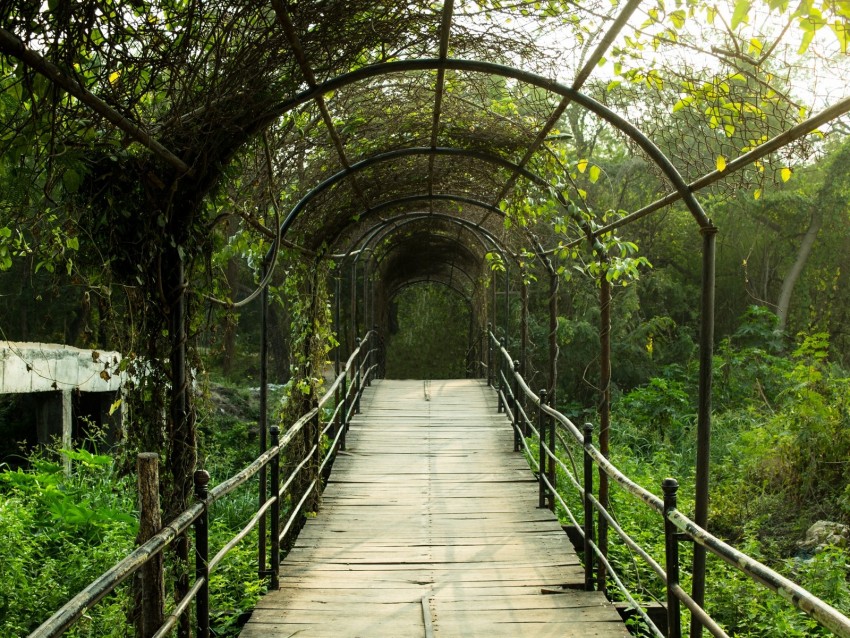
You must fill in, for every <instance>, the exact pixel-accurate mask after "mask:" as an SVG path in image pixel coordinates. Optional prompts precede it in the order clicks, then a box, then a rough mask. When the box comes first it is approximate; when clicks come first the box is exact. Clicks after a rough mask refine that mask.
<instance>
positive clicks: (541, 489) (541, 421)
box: [537, 389, 546, 507]
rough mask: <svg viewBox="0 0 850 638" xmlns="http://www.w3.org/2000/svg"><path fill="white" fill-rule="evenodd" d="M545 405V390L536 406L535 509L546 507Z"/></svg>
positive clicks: (542, 391) (541, 392)
mask: <svg viewBox="0 0 850 638" xmlns="http://www.w3.org/2000/svg"><path fill="white" fill-rule="evenodd" d="M545 403H546V390H545V389H544V390H541V391H540V400H539V402H538V404H537V434H538V440H537V453H538V460H537V463H538V465H539V468H538V474H537V482H538V501H537V507H546V451H545V450H544V449H543V442H544V441H545V440H546V433H545V432H544V431H543V430H544V429H545V427H546V419H545V418H544V416H543V405H544V404H545Z"/></svg>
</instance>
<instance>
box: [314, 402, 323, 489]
mask: <svg viewBox="0 0 850 638" xmlns="http://www.w3.org/2000/svg"><path fill="white" fill-rule="evenodd" d="M315 407H316V416H314V417H313V419H312V421H313V423H312V425H313V444H314V445H315V446H316V450H315V451H314V452H313V464H314V467H315V468H316V469H315V476H314V478H315V479H316V498H317V499H318V498H320V497H321V495H322V476H321V473H320V472H319V468H320V467H322V408H321V407H319V404H318V402H317V403H316V406H315Z"/></svg>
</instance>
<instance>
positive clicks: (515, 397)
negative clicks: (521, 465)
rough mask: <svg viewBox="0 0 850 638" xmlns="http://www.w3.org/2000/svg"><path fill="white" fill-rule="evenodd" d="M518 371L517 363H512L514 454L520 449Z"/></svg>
mask: <svg viewBox="0 0 850 638" xmlns="http://www.w3.org/2000/svg"><path fill="white" fill-rule="evenodd" d="M518 371H519V361H518V360H517V361H514V374H513V380H514V383H513V390H512V392H511V394H512V395H513V412H514V422H513V428H514V452H519V451H520V450H521V449H522V442H521V440H520V427H522V426H521V424H520V419H519V379H517V376H516V375H517V374H518Z"/></svg>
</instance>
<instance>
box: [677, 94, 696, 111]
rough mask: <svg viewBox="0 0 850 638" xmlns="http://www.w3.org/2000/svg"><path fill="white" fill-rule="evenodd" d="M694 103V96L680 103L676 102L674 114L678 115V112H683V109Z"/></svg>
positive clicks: (689, 96)
mask: <svg viewBox="0 0 850 638" xmlns="http://www.w3.org/2000/svg"><path fill="white" fill-rule="evenodd" d="M693 101H694V96H693V95H688V96H686V97H683V98H682V99H681V100H679V101H678V102H676V103H675V104H674V105H673V113H676V112H677V111H681V110H682V109H683V108H685V107H686V106H688V104H690V103H691V102H693Z"/></svg>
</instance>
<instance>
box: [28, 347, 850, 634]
mask: <svg viewBox="0 0 850 638" xmlns="http://www.w3.org/2000/svg"><path fill="white" fill-rule="evenodd" d="M488 343H489V347H488V348H487V349H486V359H487V360H486V362H485V361H479V362H478V363H479V365H478V366H477V369H479V370H481V371H483V372H484V374H483V376H482V377H480V378H469V379H456V380H442V381H427V380H425V381H422V380H416V381H394V380H383V379H379V378H377V377H378V373H379V371H380V368H381V365H380V356H381V355H380V340H379V338H378V335H377V333H375V332H374V331H370V332H369V333H368V334H367V335H366V336H365V338H364V339H363V340H359V339H358V347H357V348H356V349H355V351H354V352H353V353H352V355H351V357H350V358H349V359H348V361H347V362H346V363H345V365H343V366H341V372H340V374H339V376H338V377H336V379H335V380H334V381H333V383H332V384H330V386H329V388H328V389H327V391H326V392H325V394H324V395H323V397H322V398H321V400H320V401H319V402H318V404H317V405H316V406H315V407H313V408H312V409H311V410H309V411H307V412H306V413H305V414H304V415H303V416H302V417H301V418H300V419H298V420H297V421H296V422H295V423H293V424H292V425H291V426H290V427H289V428H288V429H287V430H286V431H285V432H284V433H281V431H280V429H279V427H278V426H277V425H273V426H271V428H270V431H271V441H270V445H269V447H268V449H267V450H266V451H265V452H263V453H262V454H261V455H260V456H259V457H258V458H257V460H256V461H254V462H253V463H252V464H251V465H249V466H248V467H246V468H245V469H244V470H243V471H241V472H240V473H238V474H236V475H235V476H233V477H232V478H230V479H228V480H226V481H224V482H222V483H220V484H218V485H216V486H214V487H212V488H210V486H209V484H208V483H209V474H208V473H207V472H205V471H204V470H199V471H197V472H196V473H195V477H194V478H195V503H194V504H193V505H192V506H191V507H189V508H188V509H187V510H186V511H184V512H183V513H182V514H181V515H180V516H178V517H177V518H176V519H175V520H173V521H171V522H170V523H168V524H166V525H164V526H162V528H161V530H160V531H159V532H157V533H155V534H153V535H152V536H151V537H150V539H149V540H147V541H146V542H144V543H143V544H141V545H140V546H139V547H138V548H137V549H136V550H135V551H134V552H133V553H131V554H130V555H128V556H127V557H126V558H125V559H124V560H122V561H121V562H119V563H118V564H116V565H115V566H114V567H112V568H111V569H110V570H108V571H107V572H106V573H104V574H102V575H101V576H99V577H98V578H97V579H96V580H95V581H93V582H92V584H91V585H90V586H89V587H87V588H86V589H85V590H84V591H82V592H80V593H79V594H78V595H77V596H75V597H74V598H73V599H71V600H70V601H69V602H68V603H67V604H66V605H65V606H64V607H63V608H62V609H60V610H59V611H57V613H56V614H54V616H53V617H51V618H50V619H49V620H47V621H46V622H45V623H44V624H43V625H41V626H40V627H39V628H38V629H37V630H36V631H34V632H33V633H32V634H31V636H32V637H33V638H41V637H46V636H58V635H61V634H62V633H63V632H64V631H65V630H67V629H69V628H71V627H73V626H74V625H75V624H77V623H78V622H79V621H80V620H81V619H83V618H84V617H85V614H86V612H87V610H89V609H90V608H91V607H92V606H94V605H96V604H97V603H98V602H99V601H100V600H102V599H103V598H105V597H106V596H107V595H109V594H110V593H111V592H113V591H114V590H115V589H116V588H117V587H118V586H119V585H120V584H121V583H122V582H124V581H125V580H127V579H128V578H129V577H130V576H132V575H133V574H134V573H136V572H138V573H139V574H140V581H141V583H142V587H143V592H142V594H141V597H140V598H139V599H137V600H140V601H141V602H140V603H139V609H138V613H140V614H142V616H143V619H142V622H145V620H144V617H145V616H146V615H148V616H149V617H148V618H147V620H148V622H150V623H152V624H151V625H150V627H149V628H150V631H151V634H150V635H154V636H166V635H169V634H170V633H171V632H172V631H175V630H176V631H178V633H180V632H182V631H185V629H181V627H185V626H188V625H189V623H190V616H194V622H193V623H192V624H194V626H195V627H196V631H197V635H199V636H203V637H208V636H211V635H213V634H212V633H211V623H210V618H211V611H212V610H211V609H210V587H211V576H212V575H213V574H214V572H215V571H216V570H217V569H218V568H219V567H220V564H221V563H222V561H223V560H224V559H225V558H226V556H227V554H228V552H230V551H231V550H232V549H233V548H234V547H236V546H237V545H238V544H240V543H244V542H248V541H246V539H247V538H249V537H251V538H254V539H255V541H256V542H258V543H259V544H258V556H259V572H260V575H261V576H264V577H267V578H268V582H269V591H268V593H267V594H266V595H265V596H264V597H263V598H262V599H261V600H260V602H259V604H258V605H257V606H256V608H255V609H254V610H253V612H252V613H251V614H250V618H248V619H247V622H246V624H245V625H244V628H243V629H242V632H241V634H240V635H241V637H242V638H257V637H259V636H269V637H272V638H283V637H289V636H296V635H297V636H316V637H323V636H328V637H330V636H334V637H346V636H350V637H358V636H417V635H421V636H426V637H428V636H488V637H490V636H493V637H499V636H525V635H529V636H530V635H534V636H568V637H571V636H575V637H579V636H582V637H584V636H598V637H609V636H610V637H614V636H626V635H628V633H629V632H628V631H627V625H628V626H630V627H631V628H632V631H638V632H639V633H638V635H645V634H649V635H652V636H657V637H667V636H671V637H675V638H678V637H679V636H681V635H682V632H683V629H682V625H683V619H686V618H687V616H686V614H687V615H690V617H691V618H697V619H698V623H699V626H700V627H701V630H704V631H707V632H708V633H710V635H712V636H717V637H723V636H727V635H728V634H727V633H726V631H725V630H724V629H723V627H721V626H720V625H719V624H717V623H716V622H715V621H714V620H713V619H712V617H711V615H710V613H709V612H708V611H707V610H706V609H704V608H703V606H701V605H700V604H698V603H696V602H695V601H694V599H693V597H692V596H691V595H690V594H689V592H688V591H687V590H686V588H685V587H684V586H683V585H682V584H681V581H682V580H683V578H682V576H683V575H684V572H685V570H687V571H689V572H690V571H691V570H692V566H689V565H681V564H680V560H679V553H680V547H681V546H683V545H684V544H688V545H698V546H700V547H703V548H705V550H706V551H707V552H710V553H711V554H713V555H715V556H717V557H719V558H720V559H722V560H723V561H725V562H727V563H728V564H729V565H731V566H732V567H733V568H735V569H738V570H740V571H741V572H743V573H744V574H745V575H746V576H748V577H749V578H751V579H753V580H754V581H755V582H757V583H759V584H760V585H761V586H763V587H766V588H768V589H770V590H772V591H773V592H775V594H776V595H777V596H779V597H781V598H783V599H785V600H786V601H787V603H788V604H789V605H794V606H796V607H797V608H798V609H799V610H800V611H801V612H802V613H806V614H809V615H810V616H811V617H812V618H814V619H815V620H816V621H817V622H818V623H819V624H821V625H822V626H823V627H825V628H827V629H829V630H831V631H833V632H834V633H835V634H836V635H838V636H850V619H848V618H846V617H845V616H843V615H842V614H841V613H839V612H838V611H837V610H836V609H834V608H833V607H831V606H830V605H829V604H828V603H827V602H824V601H822V600H820V599H818V598H817V597H815V596H814V595H813V594H811V593H810V592H808V591H806V590H805V589H803V588H801V587H799V586H798V585H796V584H795V583H793V582H792V581H790V580H788V579H787V578H785V577H783V576H781V575H780V574H778V573H776V572H774V571H773V570H771V569H770V568H769V567H767V566H765V565H763V564H761V563H759V562H758V561H757V560H755V559H753V558H751V557H749V556H747V555H746V554H743V553H741V552H740V551H738V550H736V549H734V548H732V547H730V546H729V545H727V544H726V543H724V542H723V541H722V540H720V539H719V538H716V537H715V536H713V535H711V534H710V533H708V532H707V531H706V530H704V529H703V528H701V527H700V526H699V525H697V524H696V523H694V522H693V521H692V520H691V519H689V518H688V516H687V515H686V514H685V513H683V512H682V511H680V510H679V509H678V508H677V496H676V492H677V487H678V486H677V482H676V480H675V479H673V478H669V479H665V480H664V481H663V483H662V485H660V486H659V488H660V489H659V490H658V492H660V494H658V493H656V492H654V491H652V490H647V489H645V488H644V487H641V486H640V485H638V484H637V483H635V482H634V481H632V480H631V479H629V477H627V476H626V475H624V474H623V473H622V472H621V471H620V470H618V469H617V468H616V467H615V466H614V465H612V464H611V463H610V462H609V461H608V460H607V459H606V457H605V455H603V454H602V453H601V452H600V451H599V450H598V449H597V447H596V446H595V445H594V441H593V429H594V428H593V426H592V425H591V424H586V425H584V426H583V428H582V429H581V430H579V428H578V427H577V426H576V425H575V424H573V423H572V421H570V420H569V419H568V418H567V417H565V416H564V415H563V414H561V413H560V412H558V411H557V410H555V409H553V408H551V407H550V406H549V405H548V404H547V401H546V391H545V390H543V391H541V392H539V393H537V394H535V393H534V392H533V391H532V390H531V389H530V388H529V387H528V386H527V384H526V383H525V381H524V379H523V377H522V375H521V374H520V373H519V371H518V370H517V368H518V367H519V366H518V365H517V362H515V361H513V360H512V359H511V356H510V354H509V353H508V351H507V350H506V349H505V348H504V347H503V346H502V345H501V344H500V343H499V341H498V340H497V339H496V337H495V336H494V335H493V334H492V333H490V334H489V335H488ZM597 474H598V476H605V477H607V478H608V479H609V484H610V487H614V488H616V489H622V490H624V491H625V492H626V493H628V494H629V495H630V496H631V497H633V498H635V499H637V500H638V501H639V502H640V503H642V505H643V506H645V507H647V508H649V509H650V510H653V511H654V512H655V513H656V514H657V525H656V527H655V529H654V530H647V531H646V533H648V534H650V535H657V536H658V537H662V536H663V537H664V539H665V551H664V555H663V556H654V555H652V553H651V552H650V551H648V550H647V549H645V548H644V547H642V546H641V544H640V543H639V542H638V540H636V539H635V538H632V537H631V536H629V534H627V533H626V532H625V531H624V529H623V528H622V527H621V526H620V525H619V524H618V522H617V520H616V519H615V518H614V516H613V515H612V514H611V512H609V511H608V509H606V508H605V507H604V506H603V504H602V502H601V500H600V498H599V493H598V488H599V482H598V479H597V480H596V481H595V480H594V478H595V476H597ZM258 476H259V477H260V481H259V486H260V507H259V509H258V510H257V513H256V515H254V516H253V517H252V518H251V520H250V521H248V523H247V524H246V525H245V527H244V529H243V530H242V531H241V532H240V533H238V534H237V535H236V536H234V537H233V538H232V539H231V540H230V541H229V542H228V543H226V544H225V545H224V546H222V547H210V545H209V527H210V511H211V510H212V509H214V507H213V506H214V504H215V503H217V502H219V501H222V500H223V499H225V498H226V497H227V496H228V495H230V494H232V493H234V492H236V491H237V490H239V489H240V488H241V489H244V488H245V486H246V485H256V484H257V483H256V482H252V481H251V480H252V479H254V478H256V477H258ZM255 530H259V534H257V535H253V536H250V535H251V534H252V532H253V531H255ZM299 531H300V533H299ZM187 534H191V535H193V537H194V540H193V547H194V556H195V571H194V577H193V584H191V586H190V587H189V588H188V593H187V594H186V595H185V596H184V597H183V599H182V600H180V601H179V602H178V603H177V604H176V606H175V607H174V608H173V609H172V611H171V612H170V613H169V614H168V615H163V613H162V610H161V609H160V610H159V616H158V617H157V614H156V611H157V610H151V609H150V608H149V607H150V606H149V605H147V606H146V601H150V600H151V598H155V592H156V591H161V590H162V583H161V581H160V582H156V581H155V579H154V578H153V577H152V576H151V574H156V573H157V572H156V570H155V569H154V567H155V566H156V564H157V563H158V562H160V563H161V561H162V554H163V550H164V549H165V548H166V547H167V546H169V545H170V544H173V543H175V542H176V541H177V540H178V539H179V538H180V537H181V536H182V537H185V536H186V535H187ZM606 535H616V536H617V538H618V539H619V541H620V542H622V543H624V544H625V545H626V546H627V547H628V548H629V550H630V551H631V552H632V555H633V556H634V560H640V561H643V562H644V564H645V565H646V566H647V567H648V568H649V569H650V570H651V572H652V573H653V574H654V576H655V577H656V578H657V579H659V580H660V581H661V584H662V586H663V589H664V591H665V592H666V598H665V599H664V600H663V601H659V602H654V601H651V600H650V601H649V602H646V601H645V600H644V599H641V598H640V597H639V596H638V595H637V594H635V593H634V592H633V591H631V590H630V587H629V586H628V583H627V582H626V581H625V579H624V578H622V576H621V575H620V574H618V572H617V571H616V570H615V569H614V567H613V565H612V563H611V561H609V559H608V556H607V549H606V546H607V539H605V536H606ZM603 539H605V540H603ZM160 574H161V572H160ZM159 578H160V579H161V575H160V576H159ZM145 588H147V589H145ZM614 600H617V601H622V602H617V603H614V602H612V601H614ZM624 619H628V620H629V622H628V623H624V622H623V620H624ZM143 626H144V625H143ZM635 627H640V628H639V629H637V630H635V629H634V628H635ZM189 631H191V630H189ZM640 632H642V633H640Z"/></svg>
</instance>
